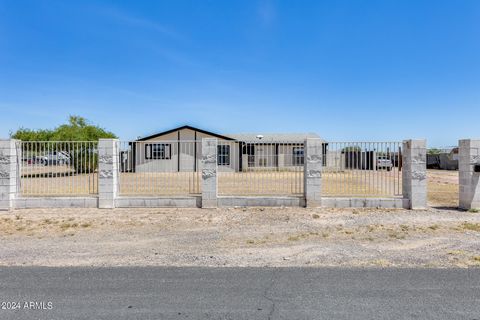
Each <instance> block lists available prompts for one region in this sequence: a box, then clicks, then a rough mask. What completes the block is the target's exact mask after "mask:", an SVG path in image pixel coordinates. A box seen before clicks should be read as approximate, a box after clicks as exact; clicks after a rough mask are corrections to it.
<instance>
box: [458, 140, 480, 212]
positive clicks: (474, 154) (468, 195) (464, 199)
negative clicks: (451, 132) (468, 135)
mask: <svg viewBox="0 0 480 320" xmlns="http://www.w3.org/2000/svg"><path fill="white" fill-rule="evenodd" d="M458 178H459V187H460V188H459V192H460V193H459V207H460V208H462V209H465V210H470V209H480V183H479V178H480V140H470V139H464V140H459V141H458Z"/></svg>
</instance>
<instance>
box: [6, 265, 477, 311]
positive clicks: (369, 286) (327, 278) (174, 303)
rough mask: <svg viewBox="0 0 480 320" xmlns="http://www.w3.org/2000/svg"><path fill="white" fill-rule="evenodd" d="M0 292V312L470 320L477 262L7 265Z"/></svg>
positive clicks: (474, 309) (475, 288)
mask: <svg viewBox="0 0 480 320" xmlns="http://www.w3.org/2000/svg"><path fill="white" fill-rule="evenodd" d="M0 301H1V302H2V307H7V303H6V302H19V305H20V306H21V307H20V309H17V310H4V309H0V319H2V320H3V319H22V320H23V319H49V320H56V319H59V320H66V319H289V320H292V319H435V320H439V319H449V320H450V319H469V320H472V319H480V269H470V270H468V269H342V268H331V269H330V268H319V269H317V268H315V269H314V268H281V269H274V268H138V267H132V268H37V267H24V268H22V267H12V268H0ZM25 302H27V304H26V305H25ZM31 302H33V304H31ZM35 303H36V304H35ZM26 306H27V307H28V308H26ZM10 307H12V304H10ZM38 308H41V309H40V310H39V309H38Z"/></svg>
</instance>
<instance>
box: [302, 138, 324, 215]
mask: <svg viewBox="0 0 480 320" xmlns="http://www.w3.org/2000/svg"><path fill="white" fill-rule="evenodd" d="M304 159H305V161H304V175H303V181H304V193H305V206H306V207H307V208H308V207H320V206H321V205H322V140H321V139H318V138H308V139H307V140H305V147H304Z"/></svg>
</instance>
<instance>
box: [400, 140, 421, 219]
mask: <svg viewBox="0 0 480 320" xmlns="http://www.w3.org/2000/svg"><path fill="white" fill-rule="evenodd" d="M402 162H403V168H402V191H403V197H404V198H405V199H408V200H409V202H410V204H409V208H410V209H425V208H426V207H427V141H426V140H404V141H403V154H402Z"/></svg>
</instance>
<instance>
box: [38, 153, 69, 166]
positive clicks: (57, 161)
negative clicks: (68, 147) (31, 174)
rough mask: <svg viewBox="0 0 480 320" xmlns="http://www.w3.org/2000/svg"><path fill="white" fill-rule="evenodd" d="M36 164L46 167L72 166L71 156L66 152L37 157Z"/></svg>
mask: <svg viewBox="0 0 480 320" xmlns="http://www.w3.org/2000/svg"><path fill="white" fill-rule="evenodd" d="M35 162H36V163H40V164H43V165H44V166H51V165H59V166H62V165H66V164H67V165H68V164H70V154H69V153H68V152H66V151H58V152H57V151H53V152H51V153H48V154H46V155H43V156H37V157H35Z"/></svg>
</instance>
